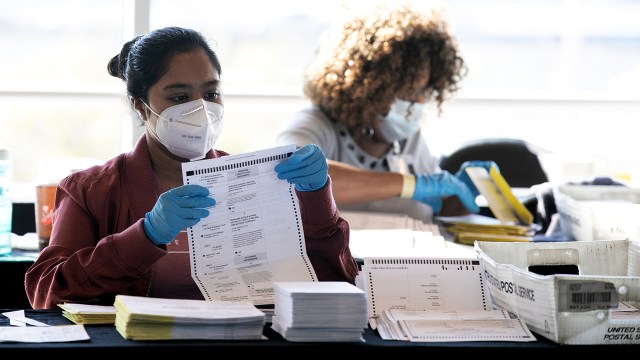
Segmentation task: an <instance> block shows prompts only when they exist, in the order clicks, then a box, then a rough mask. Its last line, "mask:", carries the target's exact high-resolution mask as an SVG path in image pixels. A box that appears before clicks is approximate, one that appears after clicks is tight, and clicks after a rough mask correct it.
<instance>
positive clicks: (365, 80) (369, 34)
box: [303, 5, 466, 128]
mask: <svg viewBox="0 0 640 360" xmlns="http://www.w3.org/2000/svg"><path fill="white" fill-rule="evenodd" d="M315 55H316V57H315V58H314V60H313V61H312V62H311V63H310V65H309V66H308V67H307V70H306V73H305V81H304V87H303V91H304V94H305V95H306V96H307V97H308V98H309V100H310V101H311V102H312V103H313V104H315V105H318V106H319V107H320V108H321V109H322V111H324V112H325V113H326V114H327V115H328V116H329V117H330V118H332V119H334V120H335V121H340V122H342V123H343V124H344V125H345V126H347V127H348V128H356V127H368V126H374V125H375V124H377V122H378V121H379V119H380V118H381V116H382V115H384V114H386V113H388V112H389V109H390V108H391V104H392V102H393V101H394V99H395V98H396V97H397V96H398V95H399V94H416V95H417V94H424V95H426V96H427V98H428V99H434V100H435V101H436V103H437V108H438V111H439V112H441V111H442V103H443V102H444V101H445V99H446V98H447V97H448V96H449V95H450V94H453V93H454V92H456V91H457V90H458V89H459V88H458V82H459V81H460V80H461V79H462V77H463V76H464V75H465V73H466V66H465V63H464V61H463V59H462V58H461V57H460V55H459V50H458V45H457V42H456V40H455V39H454V38H453V36H452V35H451V34H450V33H449V29H448V25H447V23H446V22H445V21H444V20H443V18H442V16H441V14H440V13H439V12H437V11H436V10H432V11H431V12H430V13H421V12H418V11H416V10H414V9H412V8H411V7H409V6H407V5H403V6H400V7H395V8H389V7H388V6H378V7H376V8H375V10H374V11H373V12H372V13H370V14H369V15H357V16H355V17H354V18H352V19H351V20H349V21H347V22H345V23H344V24H342V26H339V27H338V28H334V29H330V30H328V31H327V32H325V33H324V34H323V36H322V37H321V41H320V43H319V47H318V49H317V50H316V54H315ZM426 72H428V73H429V75H430V79H429V82H428V83H427V88H426V89H425V88H417V87H419V86H420V85H419V83H420V82H419V81H418V80H417V79H419V78H420V77H422V78H423V79H424V76H425V74H426Z"/></svg>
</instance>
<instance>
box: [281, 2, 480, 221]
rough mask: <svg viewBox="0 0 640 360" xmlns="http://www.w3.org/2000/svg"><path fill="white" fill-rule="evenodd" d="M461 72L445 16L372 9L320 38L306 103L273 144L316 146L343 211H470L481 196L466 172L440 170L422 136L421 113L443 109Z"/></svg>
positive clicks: (424, 216) (427, 215)
mask: <svg viewBox="0 0 640 360" xmlns="http://www.w3.org/2000/svg"><path fill="white" fill-rule="evenodd" d="M465 73H466V67H465V63H464V60H463V59H462V57H461V56H460V54H459V50H458V45H457V42H456V40H455V39H454V38H453V36H452V35H451V33H450V31H449V28H448V24H447V23H446V22H445V20H444V19H443V17H442V16H441V14H439V13H438V12H436V11H435V10H434V11H432V12H430V13H423V12H419V11H417V10H415V9H413V8H411V7H410V6H408V5H406V4H405V5H400V6H395V7H393V6H391V7H390V6H387V5H384V4H383V5H379V6H376V7H374V8H373V10H372V11H371V12H368V13H367V12H365V13H363V14H358V15H355V16H354V17H353V18H351V19H349V20H347V21H346V22H344V23H343V24H340V25H339V26H337V27H335V28H331V29H329V30H327V31H326V32H325V33H324V34H323V35H322V37H321V39H320V43H319V47H318V48H317V50H316V54H315V58H314V59H313V60H312V62H311V63H310V64H309V66H308V68H307V71H306V73H305V80H304V87H303V91H304V94H305V95H306V97H308V99H309V100H310V102H311V106H310V107H308V108H306V109H303V110H301V111H299V112H298V113H296V114H295V115H294V116H293V117H292V118H291V119H290V121H289V122H288V123H287V124H286V125H285V128H284V129H283V130H282V131H281V132H280V133H279V135H278V138H277V143H278V144H292V143H293V144H296V145H297V146H303V145H306V144H318V145H319V146H320V147H321V148H322V150H323V152H324V153H325V155H326V156H327V158H328V159H329V161H328V162H329V174H330V175H331V178H332V180H333V181H332V186H333V193H334V196H335V199H336V202H337V204H338V206H339V208H340V209H341V210H352V211H372V212H390V213H403V214H407V215H409V216H411V217H413V218H416V219H420V220H423V221H425V222H431V221H432V219H433V215H463V214H468V213H476V212H478V211H479V208H478V206H477V205H476V203H475V197H476V195H477V194H478V192H477V190H476V189H475V187H474V186H473V184H472V182H471V181H470V179H469V178H468V177H467V176H466V173H465V172H464V171H463V170H462V167H461V170H460V171H458V172H457V174H456V175H452V174H451V173H449V172H446V171H442V170H441V169H440V168H439V167H438V157H436V156H434V155H433V154H432V153H431V151H430V149H429V146H428V144H427V143H426V140H425V139H424V137H423V135H422V129H423V127H422V125H423V123H424V119H425V116H424V109H425V107H426V106H427V105H428V103H429V102H432V103H435V105H436V107H437V110H438V111H439V112H440V111H442V105H443V103H444V102H445V101H446V99H447V98H449V97H450V96H451V95H452V94H453V93H455V92H456V91H457V90H458V83H459V82H460V81H461V79H462V78H463V76H464V75H465ZM443 136H454V134H451V135H448V134H443ZM467 165H469V164H465V165H463V167H464V166H467ZM474 165H481V166H484V167H487V168H488V166H489V165H491V163H490V162H476V163H475V164H474Z"/></svg>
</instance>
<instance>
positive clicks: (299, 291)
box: [272, 281, 367, 342]
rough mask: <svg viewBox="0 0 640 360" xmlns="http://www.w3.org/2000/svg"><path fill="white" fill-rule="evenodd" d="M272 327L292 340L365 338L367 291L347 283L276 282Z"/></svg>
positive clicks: (328, 340)
mask: <svg viewBox="0 0 640 360" xmlns="http://www.w3.org/2000/svg"><path fill="white" fill-rule="evenodd" d="M273 288H274V291H275V313H274V316H273V318H272V328H273V329H274V330H275V331H276V332H278V333H279V334H280V335H282V337H284V338H285V339H287V340H289V341H324V342H335V341H363V338H362V333H363V331H364V328H366V327H367V296H366V293H365V292H364V291H363V290H362V289H360V288H358V287H356V286H354V285H352V284H349V283H347V282H337V281H336V282H332V281H323V282H274V283H273Z"/></svg>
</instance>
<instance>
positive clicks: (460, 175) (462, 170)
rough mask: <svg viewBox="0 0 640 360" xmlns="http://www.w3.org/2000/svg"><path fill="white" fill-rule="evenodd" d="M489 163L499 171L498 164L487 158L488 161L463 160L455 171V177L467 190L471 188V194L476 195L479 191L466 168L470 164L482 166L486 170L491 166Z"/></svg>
mask: <svg viewBox="0 0 640 360" xmlns="http://www.w3.org/2000/svg"><path fill="white" fill-rule="evenodd" d="M491 165H493V166H495V167H496V170H498V171H500V168H499V167H498V164H496V163H495V162H493V161H491V160H488V161H484V160H472V161H465V162H464V163H463V164H462V165H460V169H459V170H458V172H457V173H456V177H457V178H458V179H460V180H462V182H463V183H464V184H465V185H467V187H468V188H469V190H471V193H472V194H473V196H474V197H476V196H478V195H480V192H479V191H478V189H477V188H476V186H475V185H474V184H473V181H471V178H470V177H469V175H468V174H467V171H466V168H468V167H470V166H471V167H483V168H485V169H487V171H489V169H490V168H491Z"/></svg>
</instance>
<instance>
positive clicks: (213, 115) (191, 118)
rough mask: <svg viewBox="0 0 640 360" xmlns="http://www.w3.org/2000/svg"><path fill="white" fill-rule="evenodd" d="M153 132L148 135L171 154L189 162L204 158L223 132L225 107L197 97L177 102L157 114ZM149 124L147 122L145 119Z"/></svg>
mask: <svg viewBox="0 0 640 360" xmlns="http://www.w3.org/2000/svg"><path fill="white" fill-rule="evenodd" d="M145 106H146V107H147V108H148V109H149V110H151V112H152V113H154V114H156V116H158V121H157V123H156V131H155V133H154V131H153V130H151V128H149V130H151V134H152V135H154V136H155V137H156V139H158V141H160V143H162V145H164V146H165V147H166V148H167V150H169V151H170V152H171V153H172V154H174V155H176V156H179V157H181V158H184V159H189V161H193V160H199V159H202V158H204V157H205V155H206V154H207V152H208V151H209V150H211V148H212V147H213V144H215V142H216V140H218V137H219V136H220V133H221V132H222V125H223V122H222V115H223V113H224V107H223V106H222V105H220V104H218V103H214V102H210V101H205V100H204V99H198V100H194V101H190V102H188V103H184V104H178V105H174V106H171V107H169V108H167V109H165V110H164V111H163V112H162V114H158V113H156V112H155V111H153V109H151V107H150V106H149V105H147V104H145ZM147 126H148V122H147Z"/></svg>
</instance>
